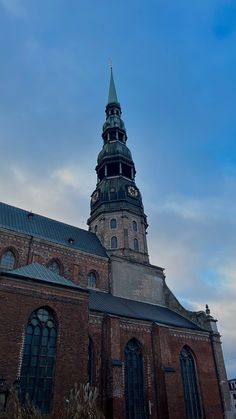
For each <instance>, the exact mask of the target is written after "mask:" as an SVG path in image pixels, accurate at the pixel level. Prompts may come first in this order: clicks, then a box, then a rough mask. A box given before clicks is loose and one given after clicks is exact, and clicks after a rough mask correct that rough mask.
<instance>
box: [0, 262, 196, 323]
mask: <svg viewBox="0 0 236 419" xmlns="http://www.w3.org/2000/svg"><path fill="white" fill-rule="evenodd" d="M0 275H6V276H9V277H13V278H19V279H22V278H23V279H24V278H25V279H31V280H36V281H42V282H46V283H48V284H51V285H60V286H64V287H69V288H73V289H77V290H80V291H85V292H87V290H86V289H83V288H81V287H79V286H78V285H76V284H74V283H73V282H72V281H70V280H69V279H66V278H64V277H63V276H61V275H58V274H56V273H55V272H53V271H51V270H50V269H48V268H46V267H45V266H43V265H41V264H40V263H37V262H36V263H31V264H30V265H26V266H22V267H21V268H17V269H13V270H11V271H4V270H2V271H0ZM89 310H91V311H96V312H100V313H109V314H113V315H116V316H123V317H128V318H131V319H139V320H146V321H151V322H157V323H160V324H163V325H168V326H174V327H179V328H184V329H193V330H202V329H201V328H200V327H198V326H197V325H196V324H194V323H193V322H191V321H190V320H188V319H186V318H185V317H183V316H181V315H180V314H178V313H176V312H175V311H172V310H170V309H169V308H167V307H163V306H158V305H153V304H148V303H142V302H139V301H133V300H128V299H126V298H121V297H116V296H114V295H112V294H108V293H104V292H100V291H94V290H89Z"/></svg>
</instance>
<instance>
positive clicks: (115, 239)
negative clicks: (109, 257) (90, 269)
mask: <svg viewBox="0 0 236 419" xmlns="http://www.w3.org/2000/svg"><path fill="white" fill-rule="evenodd" d="M111 248H112V249H116V248H117V237H116V236H113V237H112V238H111Z"/></svg>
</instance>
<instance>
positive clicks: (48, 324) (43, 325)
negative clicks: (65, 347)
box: [20, 305, 58, 413]
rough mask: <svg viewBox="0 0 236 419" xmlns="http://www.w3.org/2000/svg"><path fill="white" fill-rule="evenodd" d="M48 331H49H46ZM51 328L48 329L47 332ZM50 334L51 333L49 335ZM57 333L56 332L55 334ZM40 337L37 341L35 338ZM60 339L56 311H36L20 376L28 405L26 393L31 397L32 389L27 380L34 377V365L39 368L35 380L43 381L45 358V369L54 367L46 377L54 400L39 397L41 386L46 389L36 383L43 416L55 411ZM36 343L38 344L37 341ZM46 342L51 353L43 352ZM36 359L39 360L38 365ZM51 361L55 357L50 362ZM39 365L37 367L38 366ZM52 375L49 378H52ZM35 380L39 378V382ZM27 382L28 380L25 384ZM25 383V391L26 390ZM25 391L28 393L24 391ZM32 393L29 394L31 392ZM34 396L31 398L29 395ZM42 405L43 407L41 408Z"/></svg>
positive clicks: (28, 327) (27, 331)
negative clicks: (54, 393) (42, 371)
mask: <svg viewBox="0 0 236 419" xmlns="http://www.w3.org/2000/svg"><path fill="white" fill-rule="evenodd" d="M44 329H45V331H44ZM46 329H47V330H46ZM45 332H47V333H45ZM52 332H53V333H52ZM35 337H36V338H37V340H36V339H35ZM45 339H48V342H50V346H49V345H48V343H47V344H46V345H45ZM52 339H54V340H55V342H54V346H52ZM57 340H58V319H57V315H56V313H55V311H54V310H53V309H52V308H51V307H49V306H47V305H43V306H39V307H37V308H35V310H33V311H32V312H31V313H30V315H29V317H28V319H27V324H26V326H25V333H24V349H23V354H22V364H21V373H20V377H21V379H20V386H21V392H20V397H21V402H22V403H23V404H24V403H25V399H26V394H28V392H29V390H30V388H29V387H28V386H29V384H28V381H27V377H28V378H30V377H31V375H32V372H31V366H32V365H33V366H35V369H36V370H35V377H36V378H37V380H39V371H40V369H41V359H42V358H44V359H45V360H46V364H44V365H45V368H46V367H47V368H48V367H50V368H51V371H50V373H49V370H48V369H47V376H46V377H45V376H43V377H41V378H43V379H44V380H47V382H44V384H43V385H44V386H48V380H50V388H49V389H47V392H48V391H50V392H51V397H50V400H48V401H46V400H45V399H44V400H41V397H40V396H39V392H40V387H41V386H42V384H41V383H39V381H38V383H37V380H36V381H35V383H34V388H32V389H31V390H32V398H31V397H30V399H32V401H33V403H34V404H35V405H36V406H37V407H39V409H40V410H41V411H42V412H43V413H50V412H51V409H52V399H53V390H54V378H55V377H54V375H55V368H56V352H57ZM34 341H35V342H34ZM43 342H44V346H45V347H46V348H47V351H46V352H45V350H42V349H41V348H42V343H43ZM34 346H38V348H40V349H39V350H37V352H35V351H34ZM32 358H35V361H34V363H32V362H33V360H32ZM49 358H52V359H51V361H52V362H50V363H49ZM35 362H36V364H35ZM48 374H49V375H48ZM36 378H35V379H36ZM24 380H25V381H24ZM24 382H25V388H24ZM24 389H25V391H24ZM27 390H28V391H27ZM29 396H30V395H29ZM38 404H42V405H41V406H39V405H38Z"/></svg>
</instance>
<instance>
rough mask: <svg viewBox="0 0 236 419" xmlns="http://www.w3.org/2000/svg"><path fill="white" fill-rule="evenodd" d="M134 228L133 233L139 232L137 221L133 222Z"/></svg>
mask: <svg viewBox="0 0 236 419" xmlns="http://www.w3.org/2000/svg"><path fill="white" fill-rule="evenodd" d="M132 227H133V231H138V223H137V221H135V220H133V221H132Z"/></svg>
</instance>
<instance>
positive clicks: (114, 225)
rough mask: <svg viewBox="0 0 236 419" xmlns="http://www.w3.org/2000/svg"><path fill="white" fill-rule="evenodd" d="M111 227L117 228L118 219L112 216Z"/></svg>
mask: <svg viewBox="0 0 236 419" xmlns="http://www.w3.org/2000/svg"><path fill="white" fill-rule="evenodd" d="M110 227H111V228H116V219H115V218H112V219H111V221H110Z"/></svg>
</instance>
